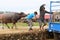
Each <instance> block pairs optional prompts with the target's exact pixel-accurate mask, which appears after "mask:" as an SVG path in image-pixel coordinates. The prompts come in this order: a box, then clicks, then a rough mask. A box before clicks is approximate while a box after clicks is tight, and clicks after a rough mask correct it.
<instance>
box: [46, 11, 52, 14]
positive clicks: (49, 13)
mask: <svg viewBox="0 0 60 40" xmlns="http://www.w3.org/2000/svg"><path fill="white" fill-rule="evenodd" d="M45 13H48V14H53V12H51V13H50V12H48V11H46V10H45Z"/></svg>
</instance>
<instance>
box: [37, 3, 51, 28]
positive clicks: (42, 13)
mask: <svg viewBox="0 0 60 40" xmlns="http://www.w3.org/2000/svg"><path fill="white" fill-rule="evenodd" d="M44 6H45V4H43V5H41V6H40V9H39V11H40V17H39V21H38V22H39V26H40V29H41V28H42V29H43V27H44V26H45V25H46V21H45V19H44V16H45V13H50V12H48V11H46V10H45V7H44ZM51 14H52V13H51Z"/></svg>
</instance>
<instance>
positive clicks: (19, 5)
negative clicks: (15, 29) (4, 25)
mask: <svg viewBox="0 0 60 40" xmlns="http://www.w3.org/2000/svg"><path fill="white" fill-rule="evenodd" d="M50 1H56V0H0V11H11V12H25V13H30V12H34V11H37V12H39V7H40V5H42V4H46V6H45V7H46V10H48V11H49V9H50ZM59 1H60V0H59Z"/></svg>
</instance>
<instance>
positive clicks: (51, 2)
mask: <svg viewBox="0 0 60 40" xmlns="http://www.w3.org/2000/svg"><path fill="white" fill-rule="evenodd" d="M53 3H60V1H50V13H51V12H52V7H56V6H60V4H59V5H54V6H52V4H53ZM51 23H53V24H56V23H54V22H52V14H51V15H50V22H49V28H48V30H49V31H52V29H51V26H52V25H51ZM58 24H60V23H58Z"/></svg>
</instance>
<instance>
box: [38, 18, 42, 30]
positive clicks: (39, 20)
mask: <svg viewBox="0 0 60 40" xmlns="http://www.w3.org/2000/svg"><path fill="white" fill-rule="evenodd" d="M38 23H39V27H40V29H41V27H42V20H41V19H38Z"/></svg>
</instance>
